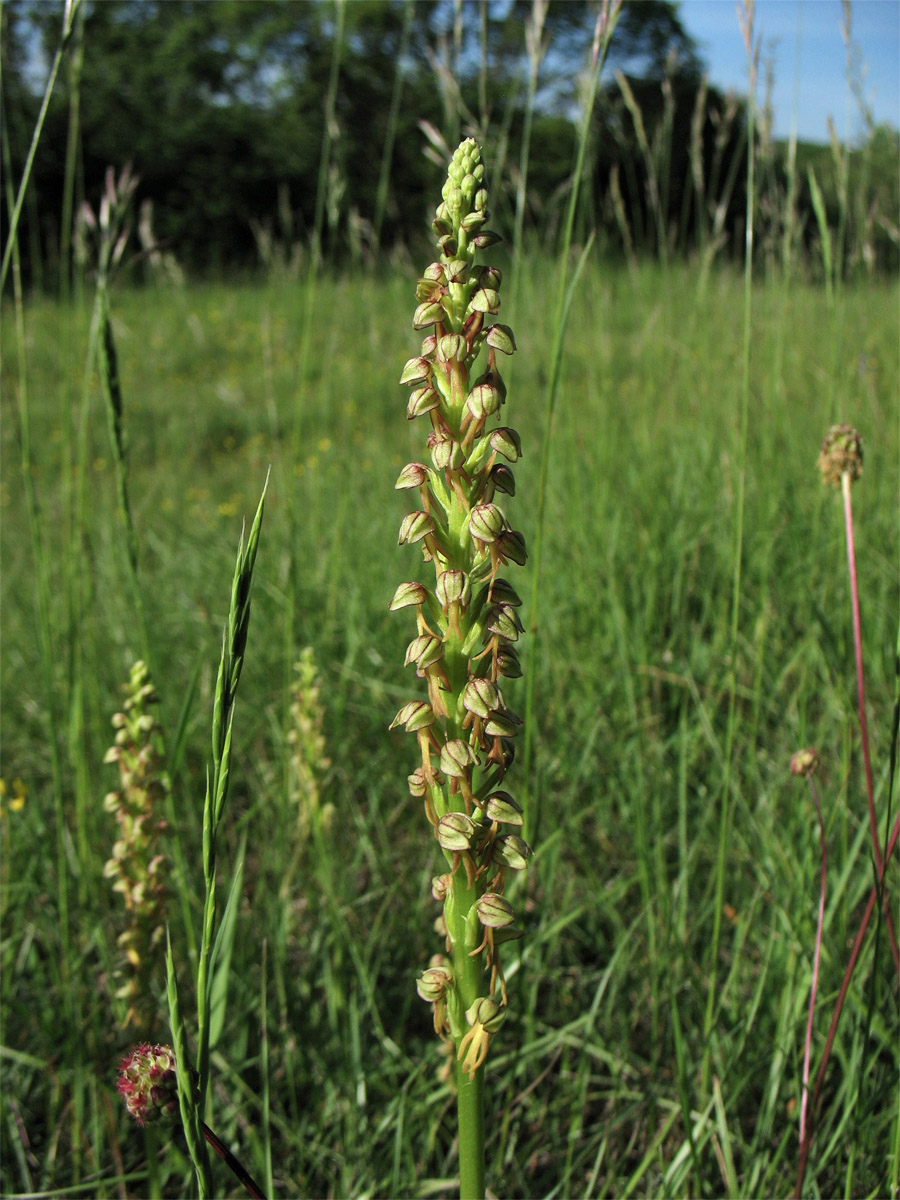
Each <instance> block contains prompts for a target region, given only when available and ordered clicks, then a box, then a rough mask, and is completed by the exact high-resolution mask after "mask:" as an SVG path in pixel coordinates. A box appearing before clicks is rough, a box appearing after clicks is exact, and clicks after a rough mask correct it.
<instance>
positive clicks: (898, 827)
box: [794, 816, 900, 1200]
mask: <svg viewBox="0 0 900 1200" xmlns="http://www.w3.org/2000/svg"><path fill="white" fill-rule="evenodd" d="M898 837H900V816H898V817H897V819H896V820H895V821H894V828H893V829H892V830H891V836H890V839H889V840H888V844H887V850H886V851H885V855H884V861H883V862H882V865H881V867H880V869H879V871H878V882H877V883H876V884H875V885H874V886H873V888H872V891H871V892H870V893H869V901H868V903H867V904H866V910H865V912H864V913H863V916H862V920H861V921H860V923H859V929H858V930H857V933H856V937H855V938H854V940H853V947H852V949H851V950H850V959H849V961H848V963H847V969H846V970H845V971H844V978H843V979H842V980H841V990H840V991H839V992H838V998H837V1002H836V1004H835V1006H834V1012H833V1013H832V1015H831V1024H830V1025H829V1027H828V1036H827V1037H826V1039H825V1049H824V1050H823V1051H822V1061H821V1062H820V1063H819V1070H818V1071H817V1073H816V1086H815V1088H814V1089H813V1096H812V1108H813V1115H814V1114H815V1108H816V1104H817V1103H818V1100H819V1093H820V1092H821V1090H822V1081H823V1080H824V1078H825V1070H826V1068H827V1066H828V1060H829V1058H830V1057H831V1047H832V1046H833V1044H834V1037H835V1034H836V1033H837V1027H838V1021H839V1020H840V1019H841V1012H842V1010H843V1007H844V999H845V997H846V995H847V989H848V987H849V986H850V980H851V979H852V978H853V971H854V969H855V967H856V960H857V959H858V958H859V952H860V950H861V949H862V944H863V938H864V937H865V936H866V930H867V929H868V927H869V921H870V920H871V917H872V912H873V910H874V908H875V901H876V900H877V899H878V893H879V890H880V889H881V886H882V883H883V882H884V873H885V871H886V870H887V865H888V863H889V862H890V861H891V858H892V856H893V853H894V847H895V846H896V845H897V838H898ZM813 1133H814V1124H813V1121H810V1126H809V1129H808V1130H807V1131H806V1137H805V1139H803V1141H802V1142H801V1145H800V1157H799V1161H798V1164H797V1185H796V1187H795V1188H794V1197H795V1200H800V1193H801V1191H802V1190H803V1179H804V1176H805V1175H806V1163H807V1160H808V1159H809V1151H810V1147H811V1146H812V1137H813Z"/></svg>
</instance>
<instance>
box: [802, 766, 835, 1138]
mask: <svg viewBox="0 0 900 1200" xmlns="http://www.w3.org/2000/svg"><path fill="white" fill-rule="evenodd" d="M809 790H810V791H811V792H812V798H813V804H815V806H816V816H817V817H818V820H819V842H820V845H821V848H822V882H821V885H820V887H819V919H818V923H817V925H816V949H815V953H814V954H813V973H812V986H811V988H810V992H809V1015H808V1016H807V1018H806V1042H805V1044H804V1047H803V1096H802V1099H801V1100H800V1144H801V1146H802V1145H803V1143H804V1141H805V1140H806V1109H807V1102H808V1100H809V1055H810V1050H811V1048H812V1030H813V1013H814V1012H815V1007H816V991H817V989H818V986H819V957H820V954H821V951H822V926H823V924H824V922H825V881H826V877H827V871H828V849H827V846H826V843H825V822H824V821H823V820H822V808H821V805H820V804H819V794H818V792H817V791H816V785H815V784H814V783H813V781H812V779H811V778H810V779H809Z"/></svg>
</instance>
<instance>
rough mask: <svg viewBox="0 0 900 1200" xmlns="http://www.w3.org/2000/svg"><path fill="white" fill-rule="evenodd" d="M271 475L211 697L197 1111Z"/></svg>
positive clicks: (241, 551)
mask: <svg viewBox="0 0 900 1200" xmlns="http://www.w3.org/2000/svg"><path fill="white" fill-rule="evenodd" d="M267 488H268V479H267V480H266V486H265V487H264V488H263V492H262V496H261V497H260V500H259V506H258V507H257V510H256V516H255V517H254V518H253V524H252V525H251V527H250V533H249V536H248V538H247V544H246V547H245V545H244V536H243V533H242V534H241V540H240V544H239V546H238V553H237V561H236V562H235V567H234V578H233V580H232V585H231V605H230V607H229V610H228V621H227V625H226V628H225V636H224V638H223V641H222V657H221V659H220V660H219V674H218V678H217V680H216V694H215V700H214V702H213V727H212V759H213V769H212V779H210V778H209V776H207V782H206V798H205V800H204V804H203V880H204V884H205V894H204V900H203V921H202V926H201V939H200V957H199V961H198V965H197V1025H198V1034H197V1075H198V1079H199V1084H198V1086H199V1093H200V1099H199V1111H200V1113H201V1114H202V1113H203V1112H204V1111H205V1106H206V1096H207V1089H208V1086H209V1049H210V1036H209V1034H210V1016H211V1001H212V995H211V980H210V970H211V960H212V952H213V944H214V941H215V935H216V852H217V838H218V832H219V823H220V822H221V819H222V814H223V812H224V810H225V802H226V800H227V799H228V785H229V781H230V773H231V743H232V727H233V722H234V705H235V700H236V697H237V687H238V683H239V682H240V678H241V671H242V669H243V665H244V653H245V650H246V646H247V633H248V630H249V627H250V587H251V584H252V581H253V566H254V563H255V561H256V551H257V547H258V545H259V533H260V527H261V525H262V517H263V507H264V505H265V499H266V490H267Z"/></svg>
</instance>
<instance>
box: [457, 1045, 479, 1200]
mask: <svg viewBox="0 0 900 1200" xmlns="http://www.w3.org/2000/svg"><path fill="white" fill-rule="evenodd" d="M456 1082H457V1088H458V1091H457V1101H456V1112H457V1120H458V1122H459V1200H484V1067H479V1069H478V1070H477V1071H476V1072H475V1074H474V1076H471V1077H470V1076H469V1074H468V1073H467V1072H466V1071H463V1069H462V1064H461V1063H457V1065H456Z"/></svg>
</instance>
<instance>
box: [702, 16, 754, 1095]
mask: <svg viewBox="0 0 900 1200" xmlns="http://www.w3.org/2000/svg"><path fill="white" fill-rule="evenodd" d="M738 16H739V19H740V22H741V30H742V33H743V35H744V46H745V49H746V53H747V68H748V72H749V77H750V92H749V99H748V103H747V209H746V218H745V220H746V232H745V244H744V307H743V335H742V354H741V416H740V432H739V435H738V468H737V497H736V502H735V508H736V512H735V527H734V562H733V568H732V580H731V629H730V637H729V655H730V666H729V675H728V723H727V726H726V733H725V754H724V758H725V772H724V776H723V779H722V790H721V793H720V797H719V837H718V845H717V849H716V875H715V893H714V899H713V928H712V936H711V938H710V945H709V954H708V956H707V967H706V970H707V981H708V988H707V994H706V1012H705V1015H704V1019H703V1062H702V1067H701V1071H700V1091H701V1094H702V1095H703V1096H705V1095H706V1094H707V1091H708V1086H709V1064H710V1055H711V1053H712V1042H711V1034H712V1027H713V1022H714V1019H715V1009H716V996H717V994H718V960H719V940H720V936H721V931H722V904H723V899H724V893H725V867H726V863H727V860H728V834H729V825H730V816H731V775H732V769H733V766H734V761H733V759H734V741H735V733H736V729H737V654H738V632H739V626H740V611H741V568H742V565H743V557H744V490H745V486H746V475H747V429H748V422H749V414H750V348H751V345H752V341H753V229H754V214H755V210H756V195H755V187H756V173H755V160H756V153H755V148H754V138H755V120H754V119H755V112H756V108H755V105H756V100H755V97H756V67H757V58H758V53H759V45H758V43H757V44H756V45H754V39H753V17H754V3H753V0H744V4H743V8H742V9H739V10H738Z"/></svg>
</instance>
